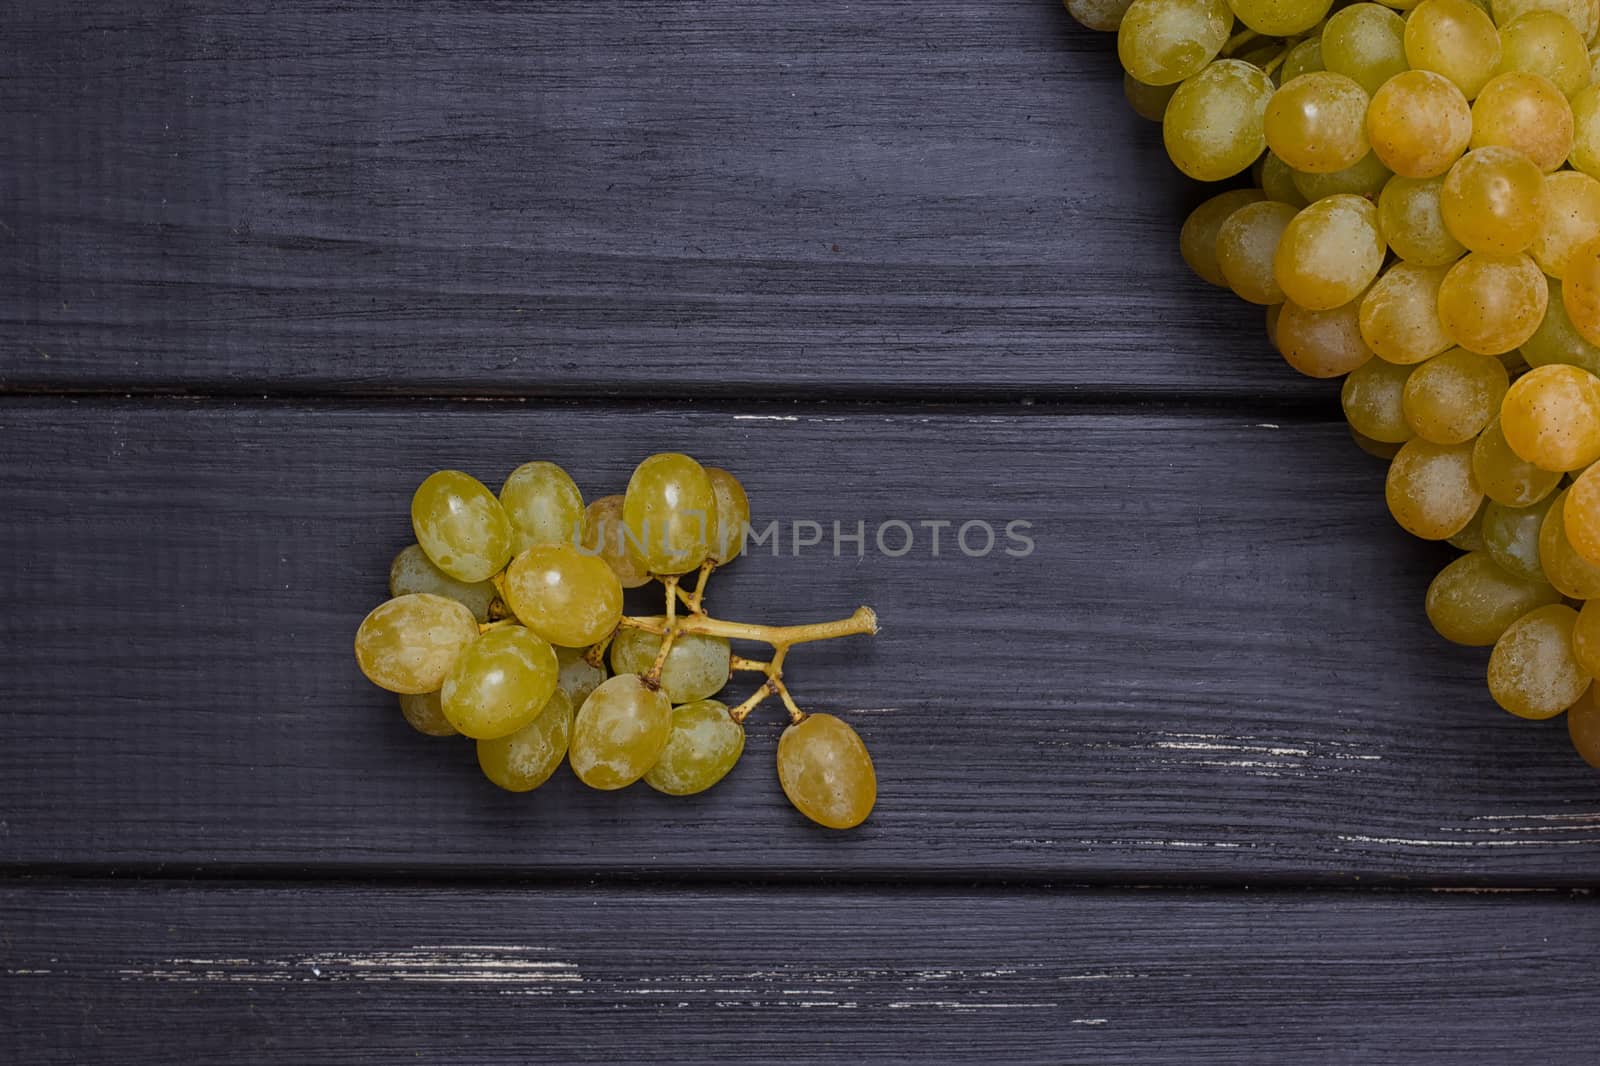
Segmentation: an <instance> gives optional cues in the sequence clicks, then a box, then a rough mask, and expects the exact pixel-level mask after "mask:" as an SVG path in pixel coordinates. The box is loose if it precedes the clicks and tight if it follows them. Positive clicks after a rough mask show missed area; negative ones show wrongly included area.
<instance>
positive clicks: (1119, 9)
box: [1062, 0, 1132, 33]
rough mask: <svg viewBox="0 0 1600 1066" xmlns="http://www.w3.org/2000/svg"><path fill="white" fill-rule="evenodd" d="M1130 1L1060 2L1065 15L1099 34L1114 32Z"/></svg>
mask: <svg viewBox="0 0 1600 1066" xmlns="http://www.w3.org/2000/svg"><path fill="white" fill-rule="evenodd" d="M1131 2H1132V0H1062V6H1063V7H1065V8H1066V9H1067V13H1068V14H1069V15H1071V16H1072V17H1073V18H1075V19H1077V20H1078V22H1080V23H1081V24H1082V25H1084V26H1086V27H1088V28H1089V29H1091V30H1097V31H1099V32H1101V33H1110V32H1114V31H1115V30H1116V28H1117V27H1118V26H1120V25H1122V16H1123V14H1125V13H1126V12H1127V10H1128V5H1129V4H1130V3H1131Z"/></svg>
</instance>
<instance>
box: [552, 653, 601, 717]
mask: <svg viewBox="0 0 1600 1066" xmlns="http://www.w3.org/2000/svg"><path fill="white" fill-rule="evenodd" d="M588 651H589V649H588V648H562V647H557V648H556V662H557V663H559V664H560V666H561V673H560V675H559V676H557V678H556V687H557V688H559V689H560V690H561V691H562V692H565V693H566V694H567V699H569V700H571V701H572V705H573V706H574V707H582V706H583V701H584V700H586V699H588V698H589V693H591V692H593V691H594V690H595V689H597V688H599V687H600V682H602V681H604V680H605V679H606V668H605V667H604V666H591V665H589V660H588V659H587V658H586V656H587V654H588Z"/></svg>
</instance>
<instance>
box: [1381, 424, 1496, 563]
mask: <svg viewBox="0 0 1600 1066" xmlns="http://www.w3.org/2000/svg"><path fill="white" fill-rule="evenodd" d="M1384 495H1385V497H1386V499H1387V500H1388V503H1389V513H1390V514H1392V515H1393V516H1394V520H1395V521H1396V522H1398V523H1400V528H1402V529H1404V530H1405V531H1406V532H1407V533H1410V534H1411V535H1412V536H1415V537H1421V538H1422V539H1423V540H1445V539H1446V538H1448V537H1453V536H1455V535H1456V534H1457V533H1459V532H1461V531H1462V530H1463V529H1465V528H1466V526H1467V523H1469V522H1471V521H1472V519H1473V517H1474V516H1475V515H1476V514H1477V513H1478V507H1479V506H1480V505H1481V504H1482V503H1483V493H1482V492H1480V491H1479V490H1478V483H1477V482H1476V481H1475V480H1473V477H1472V445H1470V444H1434V443H1433V442H1432V441H1425V440H1419V439H1412V440H1409V441H1407V442H1406V444H1405V446H1404V447H1402V448H1401V449H1400V451H1399V452H1398V453H1397V454H1396V455H1395V457H1394V461H1393V462H1392V463H1390V464H1389V476H1388V477H1387V479H1385V482H1384Z"/></svg>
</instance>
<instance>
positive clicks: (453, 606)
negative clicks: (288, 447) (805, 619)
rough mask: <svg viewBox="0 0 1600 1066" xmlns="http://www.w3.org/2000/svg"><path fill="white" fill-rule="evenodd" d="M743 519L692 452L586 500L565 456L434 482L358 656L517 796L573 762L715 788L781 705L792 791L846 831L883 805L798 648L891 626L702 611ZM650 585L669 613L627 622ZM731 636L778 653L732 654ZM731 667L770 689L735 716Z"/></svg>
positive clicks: (673, 787)
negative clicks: (813, 699) (755, 722)
mask: <svg viewBox="0 0 1600 1066" xmlns="http://www.w3.org/2000/svg"><path fill="white" fill-rule="evenodd" d="M749 520H750V505H749V501H748V499H747V497H746V495H745V491H744V488H743V486H741V485H740V484H739V482H738V480H737V479H736V478H734V476H733V475H732V474H729V473H728V472H727V471H725V470H719V469H717V468H715V467H702V466H701V465H700V464H699V463H697V462H695V461H694V460H693V459H691V458H690V457H689V456H687V455H681V454H678V453H662V454H659V455H652V456H650V457H649V458H648V459H646V460H645V461H644V462H642V463H640V464H639V466H638V468H637V469H635V470H634V472H633V476H632V477H631V478H630V479H629V481H628V488H627V492H626V493H625V494H624V495H621V496H607V497H604V498H602V499H598V500H595V501H594V502H592V503H590V504H589V505H588V506H587V507H586V506H584V502H583V497H582V495H581V494H580V493H579V491H578V486H577V485H576V484H575V483H574V482H573V480H572V478H571V477H570V476H568V474H567V473H566V471H564V470H562V469H561V467H559V466H557V465H555V464H554V463H547V462H533V463H527V464H525V465H523V466H520V467H518V468H517V469H516V470H515V471H513V472H512V473H511V476H510V477H508V478H507V479H506V482H505V485H504V487H503V488H501V490H500V495H499V496H498V497H496V496H495V495H494V493H492V492H490V491H489V490H488V489H487V488H486V487H485V486H484V485H483V484H482V483H481V482H479V481H478V480H477V479H475V478H473V477H472V476H471V475H469V474H464V473H461V472H460V471H456V470H442V471H439V472H438V473H436V474H433V475H432V476H430V477H429V478H428V479H427V480H426V481H424V482H423V483H422V485H421V487H419V488H418V489H417V492H416V495H415V496H414V497H413V498H412V501H411V524H412V528H413V530H414V531H415V533H416V537H417V543H415V544H413V545H411V546H410V547H408V548H406V549H405V550H403V551H402V552H401V553H400V554H399V555H398V556H396V557H395V560H394V564H393V566H392V567H391V569H390V572H389V592H390V595H391V596H392V597H393V598H392V599H390V600H388V601H387V602H385V603H383V604H381V605H379V606H378V607H377V608H376V609H375V610H373V611H372V613H371V614H369V615H367V617H366V620H365V621H363V622H362V623H361V627H360V629H359V630H358V631H357V633H356V661H357V662H358V663H359V664H360V666H361V670H362V672H363V673H364V674H366V675H367V677H368V679H370V680H371V681H372V682H373V683H375V684H377V685H378V686H380V687H382V688H385V689H388V690H389V691H391V692H396V693H399V694H400V710H401V712H402V713H403V714H404V715H405V718H406V721H408V722H410V723H411V725H412V726H414V727H415V728H416V729H417V730H419V731H420V732H423V733H426V734H429V735H432V736H454V735H457V734H460V735H462V736H466V737H469V738H471V739H473V740H475V741H476V742H477V754H478V765H479V766H480V767H481V768H482V770H483V773H484V775H485V776H486V777H488V778H489V780H490V781H493V782H494V783H495V784H496V785H499V786H500V787H501V788H505V789H508V790H510V791H513V792H527V791H530V790H532V789H535V788H538V787H539V786H540V785H542V784H544V783H545V782H546V781H547V780H549V778H550V776H551V775H552V774H553V773H555V771H556V769H557V768H558V767H559V766H560V765H561V763H562V761H563V760H565V761H567V762H568V763H569V764H570V765H571V767H572V770H573V773H575V774H576V775H577V777H578V779H579V780H580V781H582V782H583V783H584V784H586V785H588V786H590V787H591V788H597V789H619V788H624V787H626V786H628V785H631V784H633V783H634V782H635V781H639V780H641V779H642V780H644V782H645V783H646V784H648V785H650V786H651V787H652V788H655V789H657V790H658V791H661V792H665V793H668V794H669V795H674V796H687V795H691V794H693V793H696V792H702V791H704V790H706V789H708V788H710V787H711V786H712V785H714V784H716V783H717V782H718V781H720V780H721V779H722V778H723V777H724V776H725V775H726V774H727V773H728V771H729V770H731V769H732V768H733V766H734V764H735V763H736V762H737V761H738V760H739V756H740V755H741V754H743V752H744V742H745V733H744V721H745V718H746V717H747V716H748V715H749V714H750V712H751V711H752V710H754V709H755V707H756V706H757V705H759V704H760V703H761V702H762V701H763V700H765V699H767V698H768V697H770V696H778V697H779V698H781V699H782V701H783V703H784V705H785V706H786V707H787V708H788V711H789V718H790V725H789V727H788V728H787V729H786V730H785V731H784V733H783V736H782V738H781V739H780V740H779V742H778V779H779V782H780V783H781V784H782V786H783V791H784V793H785V794H786V795H787V796H788V797H789V800H790V802H792V803H793V804H794V806H795V807H796V808H797V809H799V810H800V812H801V813H803V814H805V815H806V816H807V817H808V818H810V819H812V820H813V821H815V822H818V823H820V824H821V825H825V826H828V827H830V828H833V829H849V828H852V827H854V826H857V825H859V824H861V822H862V821H864V820H865V819H866V817H867V815H868V814H869V813H870V812H871V810H872V806H873V803H874V802H875V801H876V799H877V793H878V785H877V776H876V773H875V771H874V769H873V766H872V760H871V758H870V757H869V756H868V755H867V749H866V746H865V745H863V744H862V742H861V738H860V737H859V736H857V735H856V732H855V730H853V729H851V728H850V727H849V726H848V725H846V724H845V723H844V722H843V721H841V720H840V719H838V718H836V717H834V716H833V715H829V714H806V713H805V712H803V711H801V710H800V708H799V706H797V705H796V703H795V701H794V698H793V697H792V696H791V695H790V693H789V689H788V686H787V685H786V684H785V683H784V679H783V664H784V660H785V658H786V657H787V655H788V653H789V649H790V648H792V647H794V646H795V645H797V644H803V643H806V642H808V641H814V640H827V639H830V638H833V637H842V636H848V635H851V634H856V633H875V632H877V618H876V616H875V615H874V614H873V612H872V610H871V609H870V608H867V607H862V608H860V609H858V610H857V611H856V612H855V614H853V615H851V616H850V617H849V618H845V619H841V620H839V621H836V622H821V623H817V624H815V625H802V626H762V625H752V624H748V623H743V622H730V621H724V620H722V619H718V618H713V617H711V616H710V615H709V614H707V613H706V610H705V596H706V583H707V580H708V578H709V577H710V576H711V573H712V571H713V570H715V569H716V568H717V567H718V566H721V565H723V564H725V563H728V562H731V561H733V559H734V558H735V557H737V556H738V555H739V554H741V552H742V550H743V548H744V543H745V535H746V532H747V530H748V528H749ZM685 577H688V578H690V579H692V580H691V581H688V582H686V581H685V580H684V579H685ZM651 582H659V583H660V585H661V586H662V588H663V589H664V592H665V609H664V611H663V613H661V614H659V615H648V616H642V617H630V616H628V615H625V614H624V613H623V590H624V589H625V588H638V587H640V586H644V585H647V584H650V583H651ZM691 584H692V588H691V587H689V586H690V585H691ZM732 640H748V641H757V642H761V643H765V644H767V645H769V646H770V647H771V648H772V649H773V653H772V656H771V657H770V658H769V659H767V660H764V661H758V660H754V659H746V658H743V657H741V656H736V655H734V654H733V652H732V647H731V645H730V641H732ZM608 652H609V660H610V667H611V669H610V671H609V673H608V671H607V669H606V661H607V653H608ZM735 671H751V672H754V673H757V674H760V675H761V677H762V682H761V685H760V687H759V688H757V689H756V691H755V692H754V693H753V694H752V695H751V696H750V697H749V698H748V699H746V700H745V701H744V702H742V703H740V704H739V705H737V706H735V707H729V706H727V705H726V704H724V703H721V702H718V701H717V700H715V699H713V698H712V697H714V696H716V695H717V694H719V693H720V692H721V691H722V689H723V687H724V686H725V685H726V684H727V683H728V681H729V679H730V677H731V676H732V675H733V673H734V672H735Z"/></svg>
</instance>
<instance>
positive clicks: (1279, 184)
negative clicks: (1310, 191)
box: [1256, 152, 1308, 207]
mask: <svg viewBox="0 0 1600 1066" xmlns="http://www.w3.org/2000/svg"><path fill="white" fill-rule="evenodd" d="M1257 166H1258V167H1260V171H1259V173H1258V174H1257V176H1256V184H1258V185H1260V186H1261V191H1262V192H1264V193H1266V194H1267V199H1269V200H1276V201H1278V202H1279V203H1280V204H1288V205H1289V206H1291V207H1304V206H1306V204H1307V202H1308V201H1307V200H1306V198H1305V197H1304V196H1302V195H1300V190H1299V189H1298V188H1296V187H1295V184H1294V168H1292V167H1291V166H1289V164H1288V163H1285V162H1284V161H1283V160H1281V159H1279V158H1278V157H1277V156H1275V155H1273V154H1272V153H1271V152H1263V153H1261V159H1260V161H1259V162H1258V163H1257Z"/></svg>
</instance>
